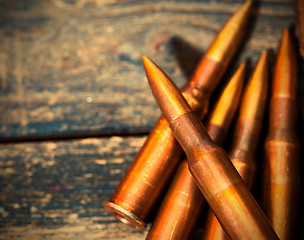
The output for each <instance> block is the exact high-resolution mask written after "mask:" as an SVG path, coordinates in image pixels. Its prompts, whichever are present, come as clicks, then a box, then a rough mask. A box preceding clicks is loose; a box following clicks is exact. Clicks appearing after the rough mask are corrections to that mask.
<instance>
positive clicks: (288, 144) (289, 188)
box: [263, 29, 301, 239]
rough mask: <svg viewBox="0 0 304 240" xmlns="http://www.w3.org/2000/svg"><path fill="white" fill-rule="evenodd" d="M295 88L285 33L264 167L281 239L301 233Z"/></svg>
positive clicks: (267, 204) (266, 198) (266, 199)
mask: <svg viewBox="0 0 304 240" xmlns="http://www.w3.org/2000/svg"><path fill="white" fill-rule="evenodd" d="M296 86H297V67H296V58H295V50H294V45H293V43H292V41H291V37H290V35H289V32H288V29H285V30H284V33H283V36H282V40H281V44H280V47H279V53H278V57H277V63H276V69H275V74H274V79H273V89H272V98H271V101H270V119H269V133H268V136H267V139H266V142H265V159H264V165H263V175H264V178H263V209H264V211H265V214H266V215H267V216H268V218H269V221H270V222H271V224H272V226H273V228H274V230H275V231H276V232H277V234H278V236H279V237H280V239H297V231H298V225H297V222H298V211H299V198H300V169H301V168H300V160H301V159H300V144H299V142H298V137H297V133H296V131H297V129H296V126H297V124H296V122H297V109H296Z"/></svg>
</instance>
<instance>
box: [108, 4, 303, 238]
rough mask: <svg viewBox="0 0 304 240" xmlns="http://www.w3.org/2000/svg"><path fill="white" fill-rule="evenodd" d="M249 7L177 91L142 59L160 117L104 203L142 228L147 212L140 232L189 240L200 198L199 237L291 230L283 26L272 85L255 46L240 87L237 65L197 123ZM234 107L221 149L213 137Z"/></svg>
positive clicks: (289, 61) (292, 160)
mask: <svg viewBox="0 0 304 240" xmlns="http://www.w3.org/2000/svg"><path fill="white" fill-rule="evenodd" d="M299 2H300V1H299ZM251 8H252V1H247V2H245V3H244V4H243V5H242V6H241V7H240V8H239V10H238V11H237V12H236V13H235V14H234V15H233V16H232V17H231V18H230V19H229V21H228V22H227V23H226V25H225V26H224V27H223V28H222V30H221V31H220V33H219V34H218V36H217V37H216V39H215V40H214V41H213V43H212V45H211V46H210V48H209V50H208V51H207V52H206V54H205V56H203V57H202V59H201V61H200V62H199V64H198V66H197V68H196V70H195V72H194V74H193V76H192V77H191V79H190V81H189V83H188V84H187V85H186V86H185V87H184V88H183V89H182V91H181V92H180V90H178V88H177V87H176V86H175V84H174V83H173V82H172V81H171V80H170V78H169V77H168V76H167V75H166V74H165V73H164V72H163V71H162V70H161V69H160V68H159V67H158V66H157V65H156V64H155V63H154V62H153V61H152V60H150V59H149V58H148V57H143V59H142V60H143V65H144V68H145V71H146V75H147V78H148V81H149V84H150V87H151V90H152V93H153V95H154V97H155V99H156V101H157V103H158V105H159V107H160V109H161V111H162V112H163V116H162V117H161V118H160V119H159V121H158V122H157V124H156V126H155V127H154V129H153V130H152V131H151V133H150V135H149V137H148V138H147V140H146V142H145V144H144V146H143V147H142V149H141V150H140V152H139V153H138V155H137V157H136V158H135V160H134V161H133V163H132V165H131V166H130V168H129V170H128V171H127V173H126V175H125V177H124V178H123V179H122V181H121V182H120V184H119V186H118V187H117V189H116V191H115V192H114V194H113V195H112V197H111V199H110V200H109V202H107V203H105V204H104V207H105V208H106V209H107V210H108V211H109V212H110V213H111V214H113V215H114V216H116V217H117V218H118V219H120V220H121V221H122V222H123V223H126V224H129V225H131V226H133V227H135V228H138V229H145V228H146V223H147V222H149V221H150V220H151V218H152V217H154V220H153V223H152V226H151V229H150V231H149V233H148V235H147V239H190V237H191V234H192V233H193V232H194V231H195V226H196V224H197V223H198V221H199V219H200V218H201V217H202V215H201V212H202V209H203V208H204V207H206V206H207V204H208V205H209V207H210V211H209V213H208V217H207V220H206V226H205V228H204V236H202V239H208V240H209V239H225V238H231V239H278V238H280V239H296V238H297V229H298V226H296V223H297V222H298V220H297V217H298V216H297V214H298V212H299V211H298V207H299V196H300V144H299V142H298V139H297V132H296V125H297V124H296V120H297V109H296V91H297V67H296V66H297V65H296V64H297V59H296V49H295V45H294V43H293V42H292V37H291V36H290V35H291V34H290V32H289V30H288V29H285V30H284V32H283V36H282V40H281V44H280V47H279V51H278V56H277V61H276V67H275V72H274V76H273V81H272V85H271V84H268V80H269V66H268V53H267V52H263V53H262V54H261V56H260V59H259V61H258V63H257V65H256V67H255V70H254V71H253V73H252V75H251V77H250V79H249V80H248V81H247V84H246V87H245V90H244V93H242V92H243V85H244V81H245V75H246V74H245V72H246V63H242V64H241V65H240V66H239V68H238V69H237V71H236V72H235V73H234V75H233V76H232V77H231V80H230V81H229V82H228V84H227V85H226V87H225V89H224V90H223V92H222V94H221V96H220V97H219V99H218V101H217V103H216V104H215V105H214V108H213V110H212V111H211V112H210V114H209V116H208V120H205V122H204V123H205V126H206V128H205V127H204V126H203V124H202V123H201V121H202V120H203V119H204V118H205V116H206V115H207V112H208V106H209V100H210V97H211V94H212V93H213V92H214V90H215V88H216V87H217V85H218V83H219V81H220V79H221V78H222V76H223V74H224V73H225V71H226V69H227V66H228V64H229V62H230V61H231V59H232V57H233V55H234V54H235V52H236V51H237V48H238V46H239V45H240V43H241V40H242V38H243V35H244V33H245V29H246V26H247V22H248V19H249V15H250V11H251ZM268 88H270V89H271V99H270V108H269V109H270V110H269V134H268V136H267V139H266V141H265V153H264V156H265V159H264V160H263V163H264V166H263V168H262V169H257V165H256V159H255V158H256V151H257V145H258V142H259V140H260V133H261V130H262V125H263V124H265V123H264V122H263V119H264V114H266V113H265V109H267V104H268ZM239 103H240V104H239ZM239 105H240V106H239ZM237 110H238V117H237V119H236V124H235V127H234V133H233V135H232V137H231V141H230V142H231V147H230V150H229V151H228V153H229V154H228V155H227V154H226V152H225V151H224V150H223V149H222V148H221V147H219V145H222V144H223V142H224V139H225V136H226V135H227V133H228V131H229V129H230V125H231V122H232V119H233V118H234V115H235V113H236V112H237ZM183 151H184V152H185V153H186V157H187V159H184V160H182V154H183ZM256 172H262V173H263V174H262V175H263V179H262V185H263V189H262V193H261V194H262V204H261V207H262V208H260V207H259V205H258V204H257V202H256V201H255V199H254V198H253V196H252V195H251V193H250V189H251V187H252V185H253V183H254V180H255V174H256ZM170 179H173V180H172V181H171V183H170V186H169V188H168V190H167V192H166V193H165V192H164V191H165V190H166V186H168V184H169V181H170ZM162 196H164V198H163V200H162V199H160V198H161V197H162ZM160 200H162V201H160ZM158 202H161V205H160V207H159V208H158V206H157V203H158ZM157 208H158V209H157ZM155 213H156V215H155ZM154 215H155V216H154Z"/></svg>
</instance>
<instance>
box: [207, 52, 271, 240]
mask: <svg viewBox="0 0 304 240" xmlns="http://www.w3.org/2000/svg"><path fill="white" fill-rule="evenodd" d="M267 90H268V63H267V53H266V52H264V53H263V54H262V55H261V57H260V59H259V62H258V64H257V66H256V68H255V70H254V72H253V74H252V76H251V79H250V80H249V82H248V84H247V86H246V90H245V93H244V96H243V98H242V101H241V106H240V113H239V117H238V119H237V123H236V128H235V129H234V135H233V138H232V146H231V149H230V151H229V157H230V159H231V162H232V163H233V165H234V166H235V168H236V170H237V171H238V173H239V174H240V176H241V177H242V179H243V180H244V182H245V183H246V185H247V187H248V188H249V189H251V187H252V185H253V181H254V176H255V172H256V161H255V150H256V147H257V143H258V140H259V135H260V131H261V127H262V123H263V122H262V121H263V114H264V109H265V106H266V101H267ZM203 239H204V240H211V239H213V240H214V239H217V240H220V239H227V235H226V233H225V231H224V230H223V229H222V227H221V226H220V224H219V222H218V221H217V219H216V217H215V216H214V214H213V212H212V211H209V213H208V217H207V223H206V228H205V232H204V236H203Z"/></svg>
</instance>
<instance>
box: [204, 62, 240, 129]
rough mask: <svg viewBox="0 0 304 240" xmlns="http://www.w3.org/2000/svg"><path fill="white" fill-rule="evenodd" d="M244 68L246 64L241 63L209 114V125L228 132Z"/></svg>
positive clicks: (238, 98) (238, 95)
mask: <svg viewBox="0 0 304 240" xmlns="http://www.w3.org/2000/svg"><path fill="white" fill-rule="evenodd" d="M245 67H246V63H245V62H242V63H241V64H240V66H239V68H238V69H237V70H236V72H235V73H234V74H233V76H232V77H231V79H230V81H229V82H228V84H227V86H226V87H225V89H224V91H223V93H222V95H221V97H220V98H219V100H218V102H217V104H216V106H215V108H214V110H213V112H212V114H211V118H210V121H209V122H210V123H211V124H213V125H217V126H220V127H221V128H223V129H227V130H228V128H229V125H230V123H231V121H232V118H233V116H234V113H235V112H236V109H237V108H238V104H239V100H240V97H241V93H242V90H243V84H244V79H245Z"/></svg>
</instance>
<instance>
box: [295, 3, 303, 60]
mask: <svg viewBox="0 0 304 240" xmlns="http://www.w3.org/2000/svg"><path fill="white" fill-rule="evenodd" d="M296 33H297V37H298V40H299V46H300V53H301V55H302V58H304V2H303V0H296Z"/></svg>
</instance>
